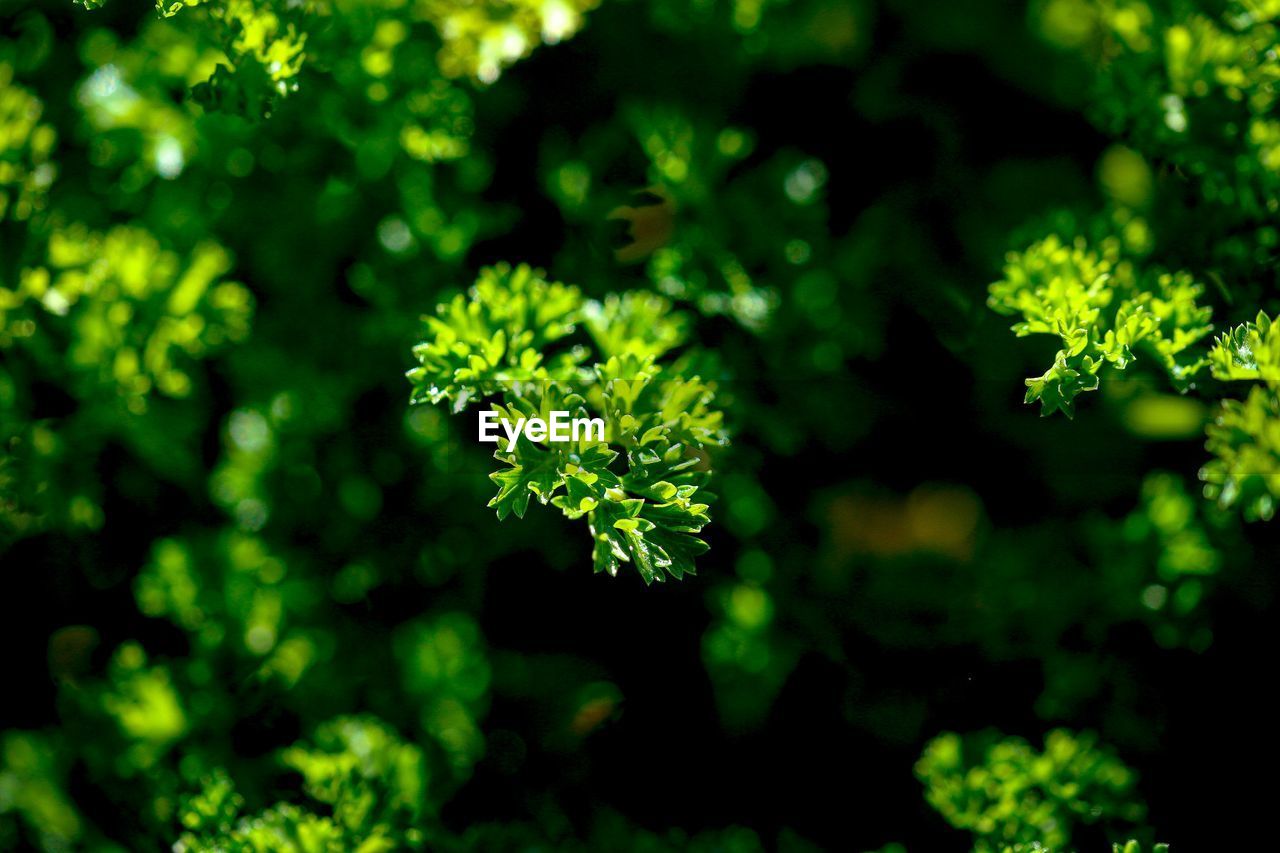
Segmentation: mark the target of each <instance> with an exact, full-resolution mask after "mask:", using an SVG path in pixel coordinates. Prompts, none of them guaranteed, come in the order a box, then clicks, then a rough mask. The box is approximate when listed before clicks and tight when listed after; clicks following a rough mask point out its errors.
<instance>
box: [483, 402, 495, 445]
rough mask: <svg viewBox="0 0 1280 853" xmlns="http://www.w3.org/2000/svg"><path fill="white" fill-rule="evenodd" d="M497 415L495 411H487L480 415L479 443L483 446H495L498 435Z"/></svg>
mask: <svg viewBox="0 0 1280 853" xmlns="http://www.w3.org/2000/svg"><path fill="white" fill-rule="evenodd" d="M497 421H498V413H497V412H495V411H492V410H490V411H487V412H481V413H480V441H482V442H483V443H485V444H497V443H498V433H497V432H496V429H497V426H498V423H497Z"/></svg>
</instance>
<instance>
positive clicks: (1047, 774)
mask: <svg viewBox="0 0 1280 853" xmlns="http://www.w3.org/2000/svg"><path fill="white" fill-rule="evenodd" d="M985 741H986V743H982V741H981V740H979V741H978V742H975V743H972V744H967V743H966V742H965V741H964V740H963V739H961V738H960V736H958V735H955V734H943V735H940V736H939V737H937V738H935V739H934V740H932V741H930V742H929V745H928V746H926V747H925V751H924V755H922V756H921V758H920V761H919V763H918V764H916V775H917V776H919V777H920V780H921V781H922V782H923V783H924V785H925V789H926V793H925V797H926V798H927V799H928V800H929V804H930V805H932V806H933V807H934V808H936V809H937V810H938V811H940V812H941V813H942V814H943V816H944V817H946V819H947V820H948V821H949V822H950V823H951V824H952V825H954V826H956V827H958V828H960V829H967V830H969V831H970V832H972V833H973V834H974V836H975V845H974V850H975V851H981V853H985V851H991V850H1003V849H1005V848H1006V846H1007V845H1010V844H1036V845H1039V846H1042V847H1044V848H1048V849H1051V850H1052V849H1054V848H1062V847H1064V846H1066V845H1067V844H1069V843H1070V841H1071V827H1072V824H1073V822H1075V821H1081V822H1084V823H1092V822H1095V821H1099V820H1122V821H1126V822H1130V823H1132V822H1134V821H1136V820H1140V819H1141V818H1142V814H1143V812H1142V808H1141V807H1140V806H1137V805H1135V804H1133V802H1132V801H1131V789H1132V787H1133V784H1134V777H1133V773H1132V771H1130V770H1129V769H1128V768H1127V767H1125V766H1124V765H1123V764H1121V763H1120V762H1119V761H1118V760H1116V758H1115V757H1114V756H1112V755H1109V754H1108V753H1107V752H1105V751H1102V750H1099V749H1097V748H1096V746H1095V744H1094V742H1093V740H1092V739H1091V738H1089V737H1087V736H1085V737H1077V736H1076V735H1073V734H1071V733H1070V732H1067V731H1064V730H1061V729H1055V730H1054V731H1051V732H1049V734H1047V735H1046V736H1045V741H1044V750H1043V751H1042V752H1038V751H1036V750H1035V749H1034V748H1033V747H1032V746H1031V745H1030V744H1028V743H1027V742H1026V741H1024V740H1022V739H1020V738H1004V739H1002V740H997V741H994V742H992V739H991V738H990V737H987V738H986V739H985ZM967 753H969V754H972V753H976V755H977V756H979V757H978V758H977V759H975V758H972V757H968V755H967Z"/></svg>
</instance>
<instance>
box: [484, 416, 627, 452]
mask: <svg viewBox="0 0 1280 853" xmlns="http://www.w3.org/2000/svg"><path fill="white" fill-rule="evenodd" d="M499 426H501V427H502V431H503V432H504V433H506V436H507V447H506V449H507V450H508V451H510V450H512V449H513V448H515V446H516V442H518V441H519V440H520V436H522V435H523V436H524V437H525V438H527V439H529V440H530V441H555V442H569V441H604V440H605V437H604V435H605V428H604V418H570V417H569V413H568V412H564V411H553V412H551V419H550V420H549V421H547V420H543V419H542V418H539V417H532V418H518V419H516V421H515V422H514V424H513V423H512V421H511V420H510V419H509V418H504V417H502V416H501V415H500V414H499V413H498V412H495V411H488V412H481V413H480V435H479V438H480V441H481V442H483V443H485V444H497V443H498V427H499Z"/></svg>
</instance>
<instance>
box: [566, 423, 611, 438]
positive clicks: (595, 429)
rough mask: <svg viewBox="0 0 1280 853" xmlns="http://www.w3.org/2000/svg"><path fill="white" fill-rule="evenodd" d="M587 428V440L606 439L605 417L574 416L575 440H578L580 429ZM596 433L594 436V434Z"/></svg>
mask: <svg viewBox="0 0 1280 853" xmlns="http://www.w3.org/2000/svg"><path fill="white" fill-rule="evenodd" d="M580 427H581V428H583V429H585V430H586V433H587V436H586V441H604V418H574V419H573V440H574V441H578V440H579V439H578V429H579V428H580ZM592 433H594V434H595V435H594V437H593V436H592Z"/></svg>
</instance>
